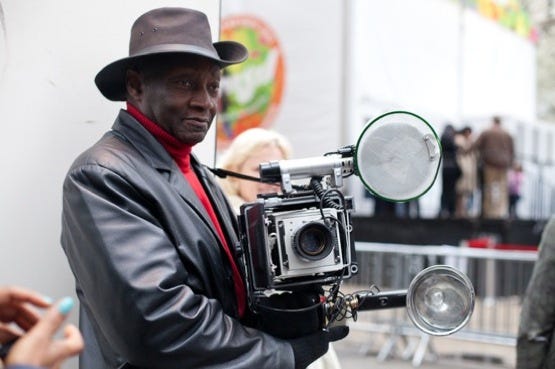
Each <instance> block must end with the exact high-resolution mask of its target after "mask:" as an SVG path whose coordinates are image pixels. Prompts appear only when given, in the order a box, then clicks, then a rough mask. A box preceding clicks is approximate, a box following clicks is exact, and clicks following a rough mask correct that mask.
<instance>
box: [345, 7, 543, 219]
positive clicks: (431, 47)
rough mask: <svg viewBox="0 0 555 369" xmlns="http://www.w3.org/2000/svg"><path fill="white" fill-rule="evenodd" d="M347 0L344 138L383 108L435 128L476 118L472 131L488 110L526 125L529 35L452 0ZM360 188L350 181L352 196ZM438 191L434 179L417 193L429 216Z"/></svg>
mask: <svg viewBox="0 0 555 369" xmlns="http://www.w3.org/2000/svg"><path fill="white" fill-rule="evenodd" d="M349 4H350V5H351V6H350V8H349V11H348V13H347V15H348V16H349V17H350V24H352V27H351V28H350V29H348V35H347V39H348V40H350V42H349V50H350V53H349V57H350V58H349V60H348V64H347V67H346V68H347V70H349V71H351V73H349V74H348V75H347V77H348V78H347V85H348V87H347V88H346V90H347V91H348V93H349V95H350V98H349V99H347V100H346V101H345V106H346V110H345V112H346V113H345V114H346V118H345V120H346V121H348V122H350V123H351V125H350V132H349V134H348V136H349V137H351V139H352V140H354V139H355V137H357V135H358V133H359V131H360V128H361V127H362V126H363V125H364V124H365V123H366V121H367V118H372V117H376V116H378V115H380V114H382V113H384V112H386V111H391V110H408V111H411V112H413V113H416V114H419V115H421V116H422V117H423V118H424V119H426V120H427V121H428V122H429V123H430V124H431V125H432V126H433V127H434V128H435V129H436V131H437V133H438V134H440V133H441V131H442V130H443V127H444V125H445V123H446V122H447V121H450V122H452V123H453V124H454V125H455V126H456V127H459V128H462V126H463V124H465V123H466V122H467V121H472V122H476V121H478V120H482V121H484V125H479V126H476V127H475V131H476V132H479V131H481V130H482V129H483V128H484V127H485V125H487V124H489V121H490V118H491V116H493V115H495V114H499V115H502V116H506V117H510V118H511V119H513V120H515V119H516V120H520V121H523V122H527V123H528V124H529V125H530V126H531V125H533V124H534V122H535V120H536V110H535V108H536V107H535V103H536V100H535V99H536V77H535V75H536V68H535V47H534V45H533V44H531V43H530V42H529V41H527V40H525V39H523V38H521V37H520V36H518V35H517V34H515V33H513V32H511V31H508V30H506V29H504V28H503V27H502V26H500V25H499V24H496V23H495V22H493V21H491V20H489V19H485V18H484V17H482V16H479V15H478V14H477V13H476V12H475V11H473V10H469V9H464V8H461V6H460V2H459V1H447V0H420V1H407V0H389V1H378V0H355V1H352V2H350V3H349ZM362 191H363V189H362V186H360V185H359V184H358V183H356V182H355V183H354V184H353V192H354V194H355V195H357V196H359V195H360V194H361V193H362ZM440 195H441V184H440V178H438V180H437V181H436V184H435V185H434V186H433V187H432V188H431V190H430V192H428V193H427V194H426V195H424V197H422V198H421V201H420V203H421V204H422V205H423V207H422V212H423V215H424V216H426V217H433V216H435V215H436V214H437V211H438V207H439V198H440ZM364 202H365V200H364V199H360V200H357V203H359V204H361V205H364V204H363V203H364ZM362 207H363V208H364V206H362Z"/></svg>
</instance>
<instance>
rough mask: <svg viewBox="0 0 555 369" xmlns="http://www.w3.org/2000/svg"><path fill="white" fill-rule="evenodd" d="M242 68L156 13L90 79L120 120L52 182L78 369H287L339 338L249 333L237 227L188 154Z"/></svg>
mask: <svg viewBox="0 0 555 369" xmlns="http://www.w3.org/2000/svg"><path fill="white" fill-rule="evenodd" d="M247 56H248V51H247V49H246V48H245V47H244V46H243V45H242V44H240V43H238V42H234V41H224V42H215V43H213V42H212V34H211V30H210V25H209V23H208V18H207V16H206V15H205V14H204V13H202V12H199V11H196V10H192V9H185V8H174V7H171V8H159V9H153V10H151V11H148V12H146V13H145V14H143V15H141V16H140V17H139V18H137V20H136V21H135V22H134V24H133V26H132V28H131V37H130V43H129V56H127V57H124V58H121V59H119V60H117V61H115V62H112V63H110V64H108V65H107V66H105V67H104V68H103V69H101V70H100V72H99V73H98V74H97V75H96V77H95V83H96V86H97V87H98V89H99V90H100V92H101V93H102V94H103V95H104V96H105V97H106V98H107V99H108V100H110V101H125V102H126V107H125V109H122V110H120V111H119V114H118V116H117V118H116V120H115V122H114V125H113V126H112V129H111V130H109V131H108V132H106V133H105V134H104V136H103V137H102V138H100V140H99V141H98V142H96V143H95V144H93V145H92V147H90V148H89V149H87V150H85V151H84V152H83V153H82V154H81V155H79V156H78V158H77V159H76V160H75V161H74V162H73V164H72V165H71V167H70V168H69V170H68V172H67V175H66V178H65V180H64V187H63V210H62V234H61V243H62V247H63V249H64V252H65V253H66V256H67V259H68V261H69V265H70V267H71V270H72V272H73V274H74V276H75V284H76V290H77V296H78V297H79V301H80V326H81V329H82V332H83V335H84V336H85V345H86V347H85V350H84V352H83V354H82V355H81V358H80V368H81V369H93V368H94V369H96V368H98V369H107V368H142V369H148V368H152V369H154V368H164V369H182V368H188V369H195V368H208V367H210V368H216V367H218V368H223V367H230V368H231V367H233V368H261V369H263V368H283V369H293V368H295V369H298V368H304V367H306V366H308V364H309V363H311V362H313V361H314V360H316V359H317V358H318V357H320V356H321V355H323V354H324V353H325V352H326V351H327V350H328V346H329V342H330V341H333V340H335V339H340V338H343V337H345V336H346V334H347V332H348V329H342V330H339V329H330V330H316V329H314V330H311V331H310V333H307V334H306V335H304V336H302V337H297V338H290V339H282V338H278V337H274V336H272V335H270V334H268V333H265V332H263V331H262V330H261V329H260V327H261V326H262V324H263V323H266V321H265V320H264V318H263V317H261V314H255V313H254V312H252V311H251V310H250V309H249V306H248V304H247V290H246V285H245V283H246V281H245V275H244V272H245V268H244V265H243V264H242V259H241V258H240V257H239V255H238V253H236V252H235V251H236V250H235V246H236V245H237V244H238V233H237V232H238V225H237V217H236V215H235V212H234V211H233V209H232V208H231V207H230V206H229V203H228V201H227V200H226V198H225V195H224V193H223V191H222V190H221V188H220V187H219V186H218V185H217V183H216V182H215V180H214V178H213V176H212V174H211V173H210V172H209V171H208V170H207V168H206V167H205V166H203V165H202V164H201V163H200V162H199V161H198V159H197V158H196V156H195V155H194V154H193V153H192V149H193V147H194V146H195V145H196V144H197V143H199V142H201V141H203V140H204V138H205V136H206V134H207V132H208V130H209V128H210V126H211V124H212V122H213V120H214V117H215V115H216V112H217V105H218V98H219V87H220V81H221V73H222V69H223V68H225V67H227V66H230V65H234V64H238V63H241V62H243V61H244V60H245V59H246V58H247ZM311 297H312V295H311ZM273 323H275V324H276V325H280V326H284V325H285V324H287V325H288V324H290V322H281V321H276V322H273ZM307 324H308V323H307ZM303 327H304V326H299V327H297V326H296V327H295V329H297V331H299V328H303ZM309 328H313V327H312V326H309ZM338 328H346V327H338ZM307 331H308V329H305V330H303V332H307Z"/></svg>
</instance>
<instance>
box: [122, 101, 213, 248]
mask: <svg viewBox="0 0 555 369" xmlns="http://www.w3.org/2000/svg"><path fill="white" fill-rule="evenodd" d="M112 129H113V131H114V132H115V133H116V134H117V135H118V136H120V137H121V138H122V139H124V140H125V141H127V142H129V144H131V145H132V146H134V147H135V149H136V150H137V151H138V152H139V153H141V155H142V156H143V157H144V159H145V160H146V161H148V162H150V165H151V166H152V167H153V168H155V169H156V170H157V171H158V172H159V173H160V174H161V175H163V176H165V177H166V178H167V180H168V182H169V184H170V185H171V186H172V187H173V188H174V189H175V190H176V192H177V193H178V194H179V195H180V196H181V198H182V199H183V200H184V201H185V202H187V203H188V204H189V206H191V208H193V209H194V210H195V212H196V213H197V214H198V215H199V217H200V218H201V219H202V221H203V223H205V225H206V226H207V227H208V228H209V229H210V231H211V232H212V233H213V234H214V236H215V237H216V239H217V240H219V239H220V238H219V237H218V235H217V233H216V231H215V229H214V226H213V224H212V221H211V220H210V217H209V215H208V213H207V212H206V209H205V208H204V206H203V205H202V203H201V202H200V200H199V199H198V197H197V195H196V193H195V191H194V190H193V188H192V187H191V185H190V184H189V182H188V181H187V180H186V179H185V177H184V176H183V173H181V170H180V169H179V167H178V166H177V164H176V163H175V161H174V160H173V159H172V157H171V156H170V154H169V153H168V152H167V151H166V149H164V147H163V146H162V145H161V144H160V143H159V142H158V141H157V140H156V139H155V138H154V137H153V136H152V135H151V134H150V133H149V132H148V131H147V130H146V129H145V128H144V127H143V126H142V125H141V124H140V123H139V122H137V120H135V118H133V117H132V116H131V115H129V113H127V112H126V111H125V110H121V111H120V113H119V115H118V118H117V119H116V122H115V124H114V126H113V127H112Z"/></svg>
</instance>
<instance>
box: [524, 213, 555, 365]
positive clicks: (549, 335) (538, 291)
mask: <svg viewBox="0 0 555 369" xmlns="http://www.w3.org/2000/svg"><path fill="white" fill-rule="evenodd" d="M554 334H555V216H553V217H551V219H550V221H549V222H548V223H547V225H546V226H545V228H544V231H543V234H542V239H541V242H540V246H539V253H538V260H537V261H536V263H535V264H534V269H533V272H532V277H531V278H530V282H529V284H528V288H527V290H526V294H525V296H524V301H523V304H522V311H521V315H520V325H519V329H518V338H517V347H516V349H517V350H516V352H517V366H516V367H517V369H553V368H555V335H554Z"/></svg>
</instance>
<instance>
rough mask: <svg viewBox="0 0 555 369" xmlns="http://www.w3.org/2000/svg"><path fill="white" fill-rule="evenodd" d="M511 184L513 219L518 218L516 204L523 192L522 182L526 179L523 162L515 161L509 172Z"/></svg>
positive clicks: (510, 204)
mask: <svg viewBox="0 0 555 369" xmlns="http://www.w3.org/2000/svg"><path fill="white" fill-rule="evenodd" d="M507 180H508V185H509V217H510V218H511V219H514V218H517V213H516V205H517V203H518V201H519V200H520V196H521V193H522V182H523V180H524V172H523V170H522V164H520V163H515V164H514V165H513V167H512V168H511V169H510V170H509V173H508V179H507Z"/></svg>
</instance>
